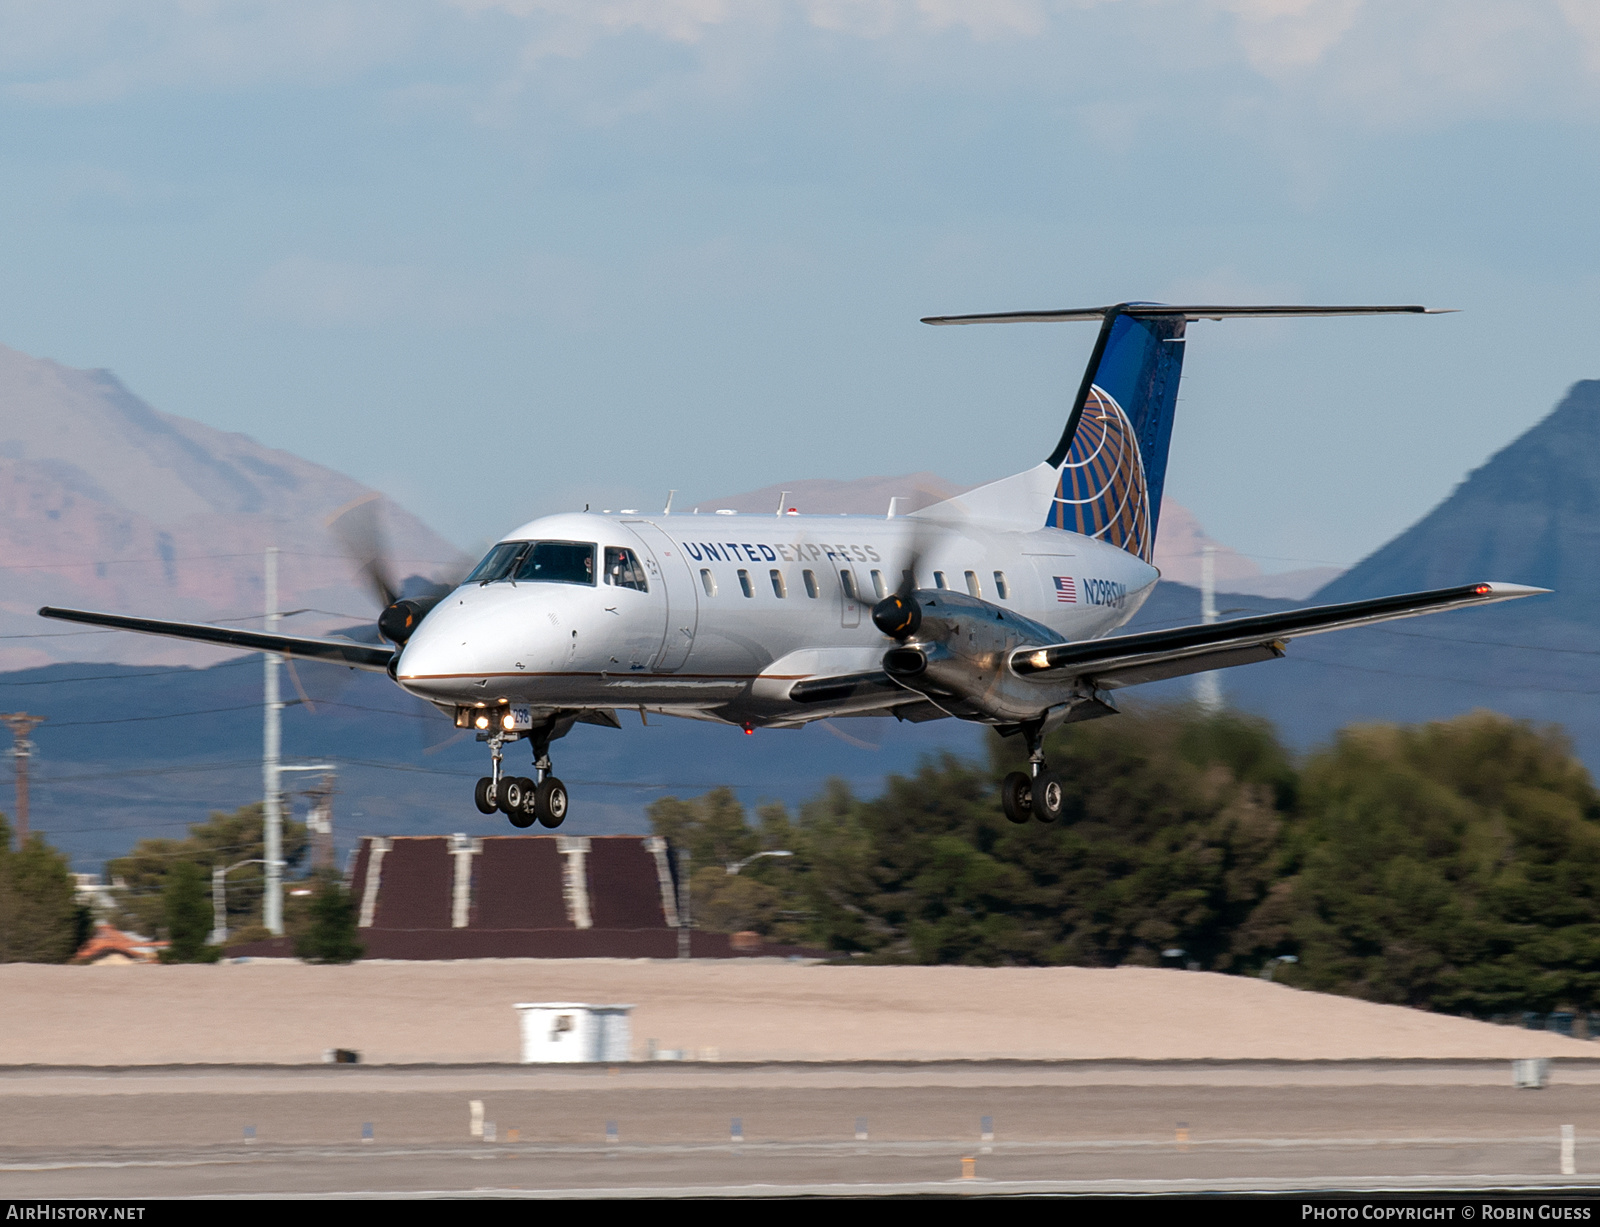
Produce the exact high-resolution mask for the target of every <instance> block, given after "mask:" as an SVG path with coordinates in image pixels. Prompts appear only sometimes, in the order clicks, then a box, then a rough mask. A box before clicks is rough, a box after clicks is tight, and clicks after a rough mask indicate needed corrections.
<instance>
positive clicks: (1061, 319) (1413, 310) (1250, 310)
mask: <svg viewBox="0 0 1600 1227" xmlns="http://www.w3.org/2000/svg"><path fill="white" fill-rule="evenodd" d="M1113 311H1115V312H1116V313H1117V314H1119V315H1134V316H1143V315H1164V316H1179V315H1181V316H1183V318H1184V319H1186V320H1225V319H1252V320H1273V319H1290V318H1293V317H1295V316H1301V315H1321V316H1328V315H1450V314H1452V313H1453V309H1452V308H1448V307H1447V308H1431V307H1416V306H1408V307H1293V306H1278V307H1222V306H1199V307H1191V306H1177V305H1168V304H1167V303H1157V302H1134V303H1117V304H1115V305H1113V306H1108V307H1073V308H1068V309H1066V310H1064V311H1000V312H995V313H992V314H988V315H928V316H924V317H923V320H922V322H923V323H924V324H1070V323H1075V322H1086V321H1089V320H1102V319H1104V318H1105V317H1106V316H1107V315H1109V314H1110V313H1111V312H1113Z"/></svg>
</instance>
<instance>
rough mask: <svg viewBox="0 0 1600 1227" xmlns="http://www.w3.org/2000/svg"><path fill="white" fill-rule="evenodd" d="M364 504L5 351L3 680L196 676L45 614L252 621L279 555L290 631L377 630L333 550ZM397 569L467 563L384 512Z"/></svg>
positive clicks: (283, 455) (194, 660) (159, 652)
mask: <svg viewBox="0 0 1600 1227" xmlns="http://www.w3.org/2000/svg"><path fill="white" fill-rule="evenodd" d="M371 493H372V491H370V490H368V489H367V487H365V486H363V485H362V484H361V483H360V482H358V481H356V480H355V479H353V478H350V477H347V476H345V475H344V474H342V473H337V472H335V471H333V470H332V469H327V468H324V467H322V466H321V465H317V464H313V463H311V462H310V461H307V460H303V459H301V458H300V457H298V456H295V455H292V454H291V453H289V452H283V451H278V450H275V449H272V448H267V447H263V446H262V445H261V444H259V443H257V442H256V441H255V440H253V439H251V438H249V437H247V436H245V435H241V434H229V433H225V432H223V431H219V430H214V429H212V428H211V427H209V426H203V425H201V424H200V423H198V422H193V421H189V420H188V419H185V418H181V417H176V416H174V415H172V414H167V413H161V412H159V411H158V410H156V409H153V408H151V407H150V406H149V405H148V404H146V403H145V402H144V401H142V400H140V399H139V398H138V397H137V396H135V395H134V394H133V393H132V392H130V391H129V390H128V389H127V388H126V387H125V386H124V385H123V384H122V383H121V382H120V381H119V380H118V379H117V378H116V376H115V375H113V374H111V373H110V372H109V371H84V370H75V369H73V368H71V367H66V366H62V365H60V364H59V363H55V362H51V361H49V360H47V359H42V358H33V357H30V356H28V355H27V354H23V353H19V352H17V351H16V350H14V349H8V348H6V347H4V346H0V571H3V574H4V579H5V582H4V586H3V589H0V669H17V668H22V667H26V666H30V665H42V664H46V663H49V662H52V661H83V660H98V661H115V662H120V663H125V664H154V663H163V664H202V663H209V662H212V661H217V660H222V659H224V658H225V657H226V655H228V654H225V653H221V652H218V651H215V650H212V649H208V648H203V647H198V646H189V645H186V644H183V643H181V642H179V641H177V640H167V639H153V638H149V637H146V636H137V635H126V634H117V633H113V632H98V631H82V630H74V629H69V628H68V627H66V626H65V625H63V624H52V623H48V622H44V621H42V620H41V619H40V618H38V617H37V616H36V615H35V613H34V611H35V610H36V609H37V608H38V607H39V606H40V605H44V604H53V605H67V606H78V607H88V608H92V609H105V610H115V611H126V612H138V613H141V614H146V615H149V616H151V617H162V618H177V619H184V620H190V621H207V620H222V619H249V618H259V617H260V615H261V610H262V606H263V583H264V581H263V569H264V562H263V555H264V551H265V550H266V548H267V546H269V545H277V546H278V547H279V549H280V550H281V554H280V559H279V581H278V584H279V593H280V607H281V608H285V609H297V608H302V607H305V608H309V610H310V611H311V612H309V613H306V614H302V615H300V616H298V617H296V618H295V619H293V620H291V621H290V622H288V623H286V624H285V625H286V628H292V629H293V630H295V631H298V632H304V633H317V632H319V631H321V630H324V629H326V628H327V627H329V626H332V625H345V624H348V623H349V622H351V621H352V620H365V619H370V618H372V617H374V616H375V615H376V610H374V609H373V607H372V598H371V597H370V596H369V595H368V594H367V592H366V591H365V589H363V588H362V587H360V585H359V583H358V581H357V576H356V570H355V568H354V567H353V566H352V565H351V564H350V562H349V561H348V560H347V559H346V558H345V557H344V555H343V554H342V553H341V551H340V549H339V547H338V545H337V543H336V542H335V541H334V540H333V539H332V538H331V537H330V535H329V534H328V532H327V529H326V522H327V520H328V517H329V516H330V514H332V513H333V512H335V511H336V510H338V509H339V508H340V507H342V506H344V505H345V504H347V503H349V502H351V501H352V500H354V499H357V498H360V497H362V496H364V495H369V494H371ZM382 519H383V523H384V524H385V527H386V530H387V536H388V540H389V542H390V546H391V550H392V552H393V554H394V556H395V559H396V566H397V567H398V568H400V569H401V570H402V572H403V573H410V572H416V573H423V574H427V573H433V572H437V571H440V570H449V569H451V568H453V567H455V566H458V565H459V559H458V556H457V555H458V551H456V550H455V549H454V547H452V546H451V545H450V544H449V543H448V542H447V541H445V540H444V539H443V538H441V537H440V536H438V534H436V533H434V532H433V531H432V530H430V529H429V528H428V527H427V526H426V525H424V524H423V523H422V522H421V521H420V520H418V519H416V518H415V517H414V516H412V515H410V514H409V513H407V512H406V511H404V510H403V509H402V508H400V507H398V506H396V505H395V504H394V503H392V502H390V501H388V500H387V499H385V500H384V501H383V508H382Z"/></svg>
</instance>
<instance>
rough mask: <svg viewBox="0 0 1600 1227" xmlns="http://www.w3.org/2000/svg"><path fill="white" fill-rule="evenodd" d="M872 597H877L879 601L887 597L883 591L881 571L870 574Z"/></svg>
mask: <svg viewBox="0 0 1600 1227" xmlns="http://www.w3.org/2000/svg"><path fill="white" fill-rule="evenodd" d="M872 595H873V596H875V597H877V598H878V599H879V600H880V601H881V600H883V598H884V597H886V596H888V595H889V594H888V593H887V592H886V591H884V587H883V572H882V571H874V572H873V573H872Z"/></svg>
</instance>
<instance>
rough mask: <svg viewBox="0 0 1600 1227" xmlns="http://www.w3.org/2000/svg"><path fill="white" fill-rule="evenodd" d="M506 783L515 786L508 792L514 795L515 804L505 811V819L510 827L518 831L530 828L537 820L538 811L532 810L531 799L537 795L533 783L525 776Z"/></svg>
mask: <svg viewBox="0 0 1600 1227" xmlns="http://www.w3.org/2000/svg"><path fill="white" fill-rule="evenodd" d="M506 783H507V784H508V785H510V784H514V785H516V787H515V788H514V789H511V790H510V791H511V792H514V793H515V795H516V804H515V805H514V806H512V807H511V808H510V809H509V810H508V811H507V813H506V817H508V818H510V819H511V825H512V826H514V827H517V828H519V829H520V828H523V827H531V826H532V825H533V824H534V822H535V821H536V820H537V818H538V811H537V810H535V809H534V804H533V799H534V797H535V796H537V795H538V794H537V793H536V792H535V790H534V787H533V781H532V780H530V779H528V778H527V777H526V776H518V777H516V778H515V779H512V780H508V781H506ZM508 800H509V797H508Z"/></svg>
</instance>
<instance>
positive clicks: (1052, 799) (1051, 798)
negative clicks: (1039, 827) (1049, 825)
mask: <svg viewBox="0 0 1600 1227" xmlns="http://www.w3.org/2000/svg"><path fill="white" fill-rule="evenodd" d="M1066 809H1067V785H1066V781H1064V780H1063V779H1062V778H1061V777H1060V776H1059V775H1057V774H1056V773H1055V772H1054V771H1041V772H1040V773H1039V774H1038V775H1036V776H1034V777H1033V816H1034V817H1035V818H1037V819H1038V820H1039V821H1040V822H1054V821H1056V819H1058V818H1060V817H1061V815H1062V814H1063V813H1065V812H1066Z"/></svg>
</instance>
